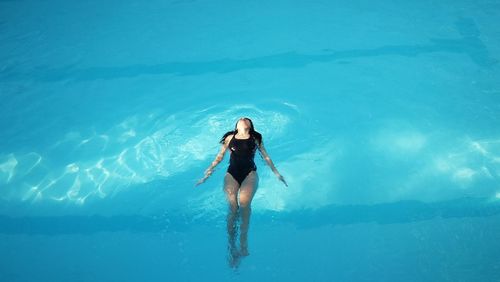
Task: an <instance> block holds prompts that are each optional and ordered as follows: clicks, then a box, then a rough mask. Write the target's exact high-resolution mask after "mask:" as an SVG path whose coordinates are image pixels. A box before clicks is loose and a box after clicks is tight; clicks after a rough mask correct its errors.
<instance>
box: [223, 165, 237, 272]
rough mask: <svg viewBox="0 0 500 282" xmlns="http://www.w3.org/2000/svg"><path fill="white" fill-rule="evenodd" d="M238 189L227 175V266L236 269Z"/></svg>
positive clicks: (225, 183) (225, 186)
mask: <svg viewBox="0 0 500 282" xmlns="http://www.w3.org/2000/svg"><path fill="white" fill-rule="evenodd" d="M238 189H239V183H238V182H237V181H236V180H235V179H234V178H233V176H232V175H231V174H229V173H226V176H225V177H224V193H225V194H226V200H227V202H228V213H227V218H226V221H227V236H228V251H229V264H230V266H231V267H236V266H237V264H238V258H239V256H238V252H237V249H236V235H237V233H238V229H237V225H236V222H237V220H238V198H237V195H238Z"/></svg>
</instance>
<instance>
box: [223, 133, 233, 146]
mask: <svg viewBox="0 0 500 282" xmlns="http://www.w3.org/2000/svg"><path fill="white" fill-rule="evenodd" d="M233 136H234V135H233V134H228V135H227V136H226V137H225V138H224V144H226V145H227V144H229V142H231V140H232V139H233Z"/></svg>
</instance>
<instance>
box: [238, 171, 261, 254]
mask: <svg viewBox="0 0 500 282" xmlns="http://www.w3.org/2000/svg"><path fill="white" fill-rule="evenodd" d="M258 185H259V176H258V175H257V171H251V172H250V173H249V174H248V175H247V177H246V178H245V180H243V182H242V183H241V187H240V197H239V198H240V199H239V206H240V212H241V226H240V246H241V255H243V256H247V255H248V228H249V224H250V214H251V212H252V209H251V204H252V199H253V196H254V195H255V192H256V191H257V187H258Z"/></svg>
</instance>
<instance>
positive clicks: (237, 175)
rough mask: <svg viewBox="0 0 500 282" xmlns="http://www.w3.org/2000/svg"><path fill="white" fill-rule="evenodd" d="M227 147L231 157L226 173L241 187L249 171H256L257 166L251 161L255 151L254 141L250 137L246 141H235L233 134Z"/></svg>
mask: <svg viewBox="0 0 500 282" xmlns="http://www.w3.org/2000/svg"><path fill="white" fill-rule="evenodd" d="M228 147H229V149H230V150H231V157H230V160H229V167H228V168H227V172H229V173H230V174H231V175H232V176H233V177H234V179H236V181H238V183H239V184H240V185H241V183H242V182H243V180H244V179H245V177H246V176H247V175H248V174H249V173H250V172H251V171H256V170H257V166H255V163H254V161H253V159H254V156H255V150H256V149H257V145H256V144H255V139H254V138H253V137H252V136H250V137H249V138H248V139H236V137H235V136H234V134H233V138H231V141H229V146H228Z"/></svg>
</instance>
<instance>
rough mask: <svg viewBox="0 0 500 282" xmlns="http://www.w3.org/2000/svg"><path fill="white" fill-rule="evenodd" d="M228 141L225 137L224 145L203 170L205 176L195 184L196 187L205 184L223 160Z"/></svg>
mask: <svg viewBox="0 0 500 282" xmlns="http://www.w3.org/2000/svg"><path fill="white" fill-rule="evenodd" d="M229 141H230V136H228V137H226V139H225V140H224V144H222V146H221V148H220V151H219V153H217V156H215V159H214V161H213V162H212V163H211V164H210V166H209V167H208V168H207V169H206V170H205V176H204V177H203V178H202V179H200V180H199V181H198V182H197V183H196V186H198V185H200V184H201V183H203V182H205V180H206V179H207V178H208V177H209V176H210V175H211V174H212V173H213V171H214V168H215V167H216V166H217V165H218V164H219V163H220V162H221V161H222V160H223V159H224V155H225V153H226V150H227V147H228V146H229Z"/></svg>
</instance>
